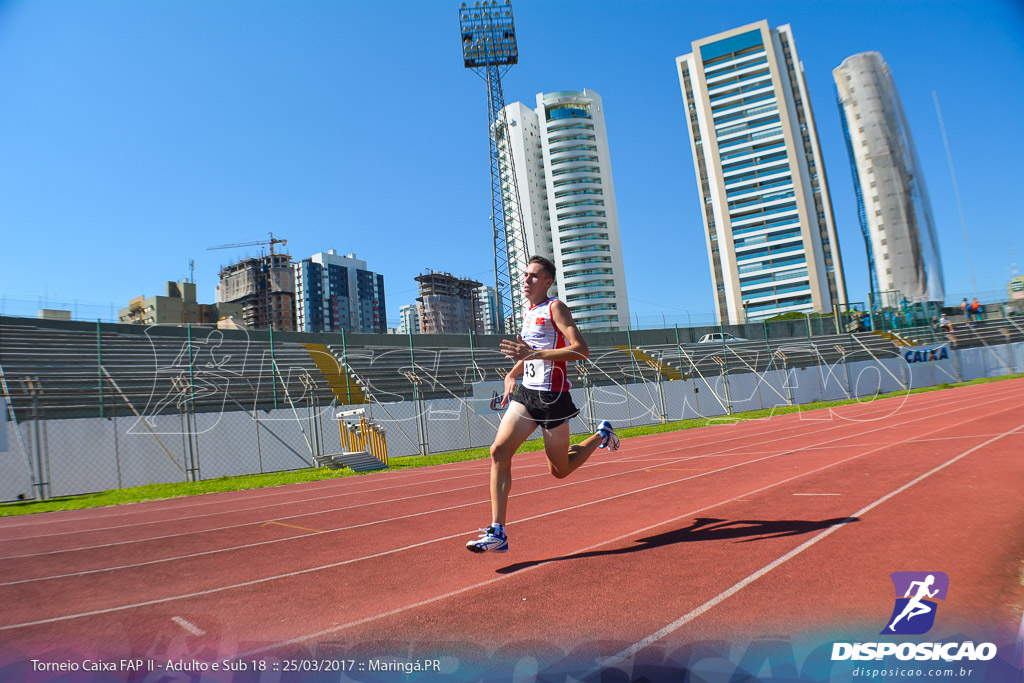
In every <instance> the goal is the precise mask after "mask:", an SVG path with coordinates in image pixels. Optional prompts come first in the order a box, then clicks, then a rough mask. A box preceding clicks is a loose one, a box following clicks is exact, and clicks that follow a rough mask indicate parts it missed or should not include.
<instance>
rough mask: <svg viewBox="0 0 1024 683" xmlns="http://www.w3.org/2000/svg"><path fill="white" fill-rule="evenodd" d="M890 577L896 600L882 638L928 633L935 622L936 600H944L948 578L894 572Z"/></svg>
mask: <svg viewBox="0 0 1024 683" xmlns="http://www.w3.org/2000/svg"><path fill="white" fill-rule="evenodd" d="M889 577H890V578H891V579H892V583H893V587H894V588H895V589H896V595H897V598H896V606H895V607H893V610H892V616H891V617H889V625H888V626H886V627H885V629H884V630H883V631H882V635H889V634H893V633H898V634H900V635H921V634H922V633H927V632H928V631H929V630H930V629H931V627H932V625H933V624H934V623H935V611H936V610H937V609H938V603H936V602H935V598H938V599H939V600H945V599H946V592H947V591H948V590H949V577H948V576H946V575H945V574H944V573H942V572H893V573H892V574H890V575H889ZM901 595H902V596H903V597H898V596H901Z"/></svg>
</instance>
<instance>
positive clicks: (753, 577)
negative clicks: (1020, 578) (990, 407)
mask: <svg viewBox="0 0 1024 683" xmlns="http://www.w3.org/2000/svg"><path fill="white" fill-rule="evenodd" d="M1000 412H1003V411H1000ZM1021 429H1024V424H1021V425H1017V426H1016V427H1014V428H1013V429H1010V430H1008V431H1006V432H1004V433H1002V434H999V435H998V436H994V437H992V438H991V439H989V440H988V441H985V442H983V443H980V444H978V445H976V446H973V447H971V448H969V449H967V450H966V451H964V452H963V453H961V454H960V455H957V456H956V457H954V458H951V459H949V460H947V461H946V462H944V463H942V464H941V465H939V466H937V467H934V468H932V469H931V470H929V471H927V472H925V473H924V474H922V475H920V476H918V477H915V478H914V479H911V480H910V481H909V482H907V483H906V484H903V485H902V486H900V487H899V488H896V489H894V490H893V491H890V492H889V493H887V494H885V495H884V496H882V497H881V498H879V499H877V500H875V501H874V502H873V503H870V504H868V505H866V506H865V507H862V508H861V509H860V510H858V511H857V512H854V513H853V514H852V515H850V518H860V517H863V516H864V515H866V514H867V513H869V512H871V511H872V510H874V509H875V508H876V507H878V506H879V505H881V504H882V503H884V502H886V501H887V500H889V499H890V498H893V497H894V496H897V495H899V494H901V493H903V492H904V491H906V490H907V489H909V488H910V487H911V486H913V485H914V484H917V483H918V482H920V481H923V480H924V479H927V478H928V477H930V476H932V475H933V474H935V473H936V472H939V471H941V470H944V469H945V468H947V467H949V466H950V465H952V464H953V463H955V462H957V461H959V460H962V459H963V458H966V457H967V456H968V455H970V454H971V453H973V452H975V451H976V450H978V449H980V448H983V447H985V446H987V445H989V444H990V443H993V442H995V441H998V440H999V439H1002V438H1003V437H1005V436H1009V435H1010V434H1013V433H1015V432H1018V431H1020V430H1021ZM843 526H844V525H838V526H833V527H829V528H828V529H825V530H824V531H822V532H821V533H819V534H817V535H816V536H814V537H813V538H811V539H808V540H807V541H804V542H803V543H801V544H800V545H798V546H797V547H796V548H793V549H792V550H790V551H789V552H788V553H786V554H785V555H782V556H781V557H778V558H776V559H775V560H774V561H772V562H769V563H768V564H766V565H765V566H763V567H761V568H760V569H758V570H757V571H756V572H754V573H753V574H750V575H749V576H747V577H746V578H745V579H742V580H741V581H739V582H737V583H735V584H733V585H732V586H731V587H729V588H727V589H725V590H724V591H722V592H721V593H719V594H718V595H716V596H715V597H713V598H711V599H710V600H708V601H707V602H705V603H704V604H703V605H701V606H700V607H697V608H696V609H694V610H691V611H690V612H688V613H687V614H684V615H683V616H681V617H679V618H678V619H676V620H675V621H673V622H672V623H671V624H668V625H667V626H664V627H662V628H660V629H658V630H657V631H655V632H654V633H652V634H650V635H649V636H647V637H646V638H642V639H641V640H638V641H637V642H635V643H633V644H632V645H630V646H629V647H627V648H626V649H624V650H622V651H621V652H619V653H618V654H615V655H612V656H611V657H609V658H608V659H607V660H605V661H604V662H602V663H601V668H605V667H608V666H615V665H617V664H621V663H623V662H625V660H627V659H629V658H630V657H632V656H633V655H635V654H636V653H637V652H639V651H640V650H643V649H644V648H646V647H647V646H649V645H652V644H653V643H656V642H657V641H659V640H661V639H662V638H664V637H665V636H667V635H670V634H671V633H673V632H674V631H678V630H679V629H680V628H682V627H683V626H685V625H686V624H688V623H690V622H691V621H693V620H694V619H696V618H697V617H699V616H700V615H702V614H704V613H705V612H707V611H708V610H710V609H711V608H712V607H715V606H716V605H718V604H719V603H721V602H722V601H723V600H726V599H727V598H729V597H732V596H733V595H735V594H736V593H739V592H740V591H741V590H743V589H744V588H746V587H747V586H749V585H750V584H752V583H753V582H755V581H757V580H758V579H759V578H761V577H762V576H764V575H765V574H767V573H768V572H770V571H772V570H773V569H775V568H776V567H779V566H780V565H782V564H784V563H786V562H788V561H789V560H791V559H793V558H794V557H796V556H797V555H799V554H800V553H802V552H803V551H805V550H807V549H808V548H810V547H811V546H813V545H814V544H816V543H817V542H818V541H820V540H822V539H824V538H826V537H828V536H830V535H832V534H834V533H835V532H836V531H838V530H839V529H841V528H842V527H843ZM589 673H593V672H588V675H589ZM584 678H586V675H585V676H584Z"/></svg>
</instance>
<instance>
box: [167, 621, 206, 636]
mask: <svg viewBox="0 0 1024 683" xmlns="http://www.w3.org/2000/svg"><path fill="white" fill-rule="evenodd" d="M171 621H173V622H174V623H175V624H177V625H178V626H180V627H182V628H183V629H185V630H186V631H188V632H189V633H191V634H192V635H194V636H205V635H206V631H204V630H203V629H201V628H199V627H198V626H196V625H195V624H193V623H192V622H191V621H189V620H188V619H184V618H182V617H171Z"/></svg>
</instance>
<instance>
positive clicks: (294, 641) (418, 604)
mask: <svg viewBox="0 0 1024 683" xmlns="http://www.w3.org/2000/svg"><path fill="white" fill-rule="evenodd" d="M998 412H1005V411H998ZM965 422H967V421H965ZM959 424H964V423H957V425H959ZM957 425H951V426H957ZM1022 427H1024V425H1020V426H1019V427H1017V428H1016V429H1021V428H1022ZM1016 429H1015V430H1014V431H1016ZM1003 436H1005V435H1003ZM999 438H1002V436H999V437H996V438H994V439H991V440H990V441H988V442H986V443H983V444H978V445H977V446H975V447H974V448H972V449H970V450H969V451H966V452H964V453H961V454H960V455H959V456H957V457H955V458H953V459H952V460H950V461H948V462H946V463H945V464H943V465H940V466H939V467H936V468H935V469H933V470H931V471H930V472H928V473H926V474H923V475H921V476H920V477H918V478H916V479H914V480H913V481H911V482H909V483H907V484H904V485H903V486H901V487H900V488H898V489H896V490H895V491H893V492H890V493H889V494H887V495H886V496H884V497H883V498H880V499H879V500H876V501H875V502H874V503H872V504H871V505H869V506H867V507H865V508H863V509H861V510H860V511H858V512H856V513H854V514H853V515H852V516H851V518H852V517H860V516H862V515H864V514H866V513H867V512H869V511H870V510H871V509H873V508H874V507H876V506H878V505H880V504H881V503H883V502H885V501H886V500H888V499H890V498H892V497H893V496H895V495H897V494H898V493H901V492H902V491H905V490H906V489H908V488H910V487H911V486H913V485H914V484H915V483H917V482H918V481H920V480H922V479H924V478H925V477H927V476H930V475H931V474H934V473H935V472H938V471H939V470H941V469H943V468H944V467H947V466H948V465H951V464H953V463H954V462H956V461H957V460H959V459H960V458H963V457H965V456H966V455H968V454H970V453H971V452H973V451H974V450H976V449H978V448H981V447H982V446H985V445H987V444H988V443H991V441H995V440H997V439H999ZM874 450H881V449H880V448H876V449H874ZM870 452H874V451H870ZM867 454H868V453H862V454H860V455H855V456H851V457H849V458H845V459H843V460H840V461H839V462H836V463H833V464H832V465H826V466H824V467H820V468H818V469H816V470H812V471H811V472H807V473H805V474H800V475H796V476H793V477H790V478H788V479H783V480H782V481H779V482H776V483H774V484H769V485H768V486H764V487H762V488H759V489H755V490H753V491H748V492H747V493H743V494H740V496H747V495H751V494H754V493H759V492H761V491H764V490H767V489H770V488H774V487H776V486H779V485H782V484H785V483H787V482H789V481H792V480H794V479H800V478H801V477H804V476H808V475H810V474H814V473H815V472H819V471H821V470H825V469H828V468H830V467H833V466H834V465H838V464H842V463H844V462H847V461H849V460H856V459H857V458H860V457H863V456H864V455H867ZM740 496H736V497H734V498H730V499H729V500H724V501H721V502H718V503H714V504H712V505H708V506H705V507H703V508H699V509H697V510H691V511H690V512H687V513H685V514H683V515H679V516H678V517H674V518H672V519H669V520H664V521H661V522H658V523H657V524H652V525H650V526H647V527H644V528H642V529H635V530H633V531H630V532H629V533H628V534H623V535H621V536H618V537H616V538H613V539H611V540H607V541H602V542H600V543H596V544H594V545H591V546H588V547H586V548H580V549H579V550H574V551H572V552H571V553H568V554H569V555H577V554H581V553H586V552H589V551H591V550H595V549H597V548H600V547H602V546H606V545H609V544H611V543H615V542H617V541H622V540H625V539H627V538H631V537H635V536H636V535H637V534H642V533H646V532H648V531H652V530H654V529H657V528H658V527H662V526H665V525H667V524H671V523H674V522H677V521H679V520H681V519H685V518H686V517H691V516H693V515H695V514H698V513H701V512H705V511H707V510H710V509H714V508H716V507H719V506H721V505H725V504H727V503H730V502H733V501H736V500H739V499H740ZM841 526H843V525H838V526H833V527H829V528H828V529H826V530H825V531H824V532H822V533H821V534H819V535H818V537H824V536H827V535H828V534H831V533H833V532H835V531H837V530H838V529H839V528H841ZM818 537H816V538H818ZM818 540H820V538H818ZM811 541H815V539H811ZM811 541H808V542H807V543H804V544H803V545H802V546H799V547H798V548H796V549H794V550H793V551H790V552H789V553H787V554H786V555H784V556H783V557H782V558H779V559H778V560H776V561H775V562H773V563H772V565H774V566H772V568H774V567H775V566H778V565H779V564H782V562H785V561H786V560H788V559H789V558H791V557H793V556H794V555H796V554H797V553H798V552H802V549H804V546H807V547H810V545H811V544H812V543H811ZM815 542H816V541H815ZM780 560H781V561H780ZM542 566H544V564H543V563H541V564H537V565H534V566H532V567H527V568H525V569H521V570H519V571H517V572H514V573H513V574H506V575H504V576H497V577H494V578H492V579H488V580H486V581H482V582H480V583H477V584H474V585H472V586H465V587H463V588H459V589H456V590H454V591H450V592H448V593H444V594H442V595H437V596H434V597H432V598H427V599H426V600H421V601H419V602H416V603H412V604H409V605H404V606H402V607H397V608H395V609H393V610H389V611H387V612H382V613H380V614H375V615H372V616H369V617H364V618H362V619H359V620H356V621H353V622H350V623H348V624H341V625H339V626H333V627H331V628H328V629H324V630H322V631H318V632H316V633H311V634H307V635H304V636H300V637H298V638H292V639H290V640H287V641H284V642H280V643H275V644H273V645H268V646H266V647H262V648H259V649H256V650H250V651H248V652H243V653H241V654H238V655H235V656H234V658H242V657H248V656H251V655H254V654H259V653H263V652H269V651H272V650H277V649H280V648H282V647H287V646H288V645H295V644H298V643H302V642H306V641H308V640H311V639H314V638H320V637H323V636H327V635H331V634H334V633H337V632H338V631H342V630H345V629H349V628H353V627H356V626H360V625H362V624H366V623H369V622H372V621H376V620H378V619H383V618H386V617H389V616H394V615H396V614H400V613H402V612H405V611H407V610H410V609H415V608H417V607H423V606H425V605H428V604H431V603H434V602H438V601H440V600H444V599H447V598H452V597H456V596H458V595H461V594H463V593H467V592H470V591H473V590H476V589H478V588H483V587H485V586H488V585H491V584H493V583H496V582H498V581H503V580H505V579H507V578H510V577H512V576H518V575H521V574H523V573H525V572H528V571H532V570H534V569H537V568H539V567H542ZM769 566H771V565H769ZM759 571H761V573H758V572H755V574H757V575H758V577H759V576H763V575H764V574H766V573H767V572H768V571H771V569H768V570H767V571H764V568H762V570H759ZM751 576H754V575H753V574H752V575H751ZM747 579H750V581H748V583H750V582H752V581H753V580H756V577H755V579H751V578H750V577H749V576H748V577H747ZM747 579H744V581H746V580H747ZM741 583H742V582H741ZM737 585H739V584H737ZM733 588H736V586H733ZM729 590H732V588H730V589H729ZM738 590H739V589H737V591H738ZM726 592H728V591H726ZM733 592H736V591H733ZM732 594H733V593H730V595H732ZM719 597H721V594H720V596H719ZM725 597H729V596H728V595H726V596H725ZM725 597H721V599H718V600H717V602H714V601H715V600H716V599H715V598H713V599H712V600H709V601H708V602H707V603H705V606H706V607H705V606H702V607H703V608H704V609H703V610H702V611H701V612H700V613H703V612H705V611H707V610H708V609H711V607H713V606H714V604H718V602H721V601H722V600H724V599H725ZM712 602H714V604H709V603H712ZM698 610H701V608H698V609H697V610H694V611H693V612H690V613H689V614H688V615H687V616H690V615H693V616H691V617H690V619H691V620H692V619H693V618H696V616H699V614H694V612H697V611H698ZM683 618H686V617H683ZM675 623H677V622H673V624H675ZM683 623H685V622H683ZM683 623H680V624H679V625H678V626H676V627H675V629H672V630H677V629H678V628H679V627H681V626H682V625H683ZM670 626H672V624H670ZM666 628H668V627H666ZM664 630H665V629H661V630H659V631H656V632H655V634H658V633H661V631H664ZM668 633H671V631H668V632H666V633H663V634H662V635H659V636H658V638H656V639H655V640H651V641H650V642H647V645H650V644H651V643H653V642H655V641H656V640H659V639H661V638H664V637H665V635H668ZM652 635H654V634H652ZM650 637H651V636H648V638H650ZM646 641H647V638H645V639H644V640H642V641H639V642H641V643H642V642H646ZM647 645H644V647H646V646H647ZM632 647H635V645H634V646H631V648H627V649H626V650H623V651H622V652H620V653H619V654H618V655H615V656H614V657H621V656H622V655H623V653H625V652H629V651H630V650H631V649H632ZM640 649H643V648H642V647H641V648H638V649H637V650H635V651H633V652H632V653H631V654H630V655H627V657H628V656H631V655H632V654H635V653H636V652H638V651H639V650H640ZM614 657H613V658H609V660H607V662H606V663H611V664H614V663H615V661H613V660H614ZM625 658H626V657H621V659H625ZM619 661H621V660H619ZM603 666H605V664H602V667H603ZM590 673H593V672H590ZM588 675H589V674H588ZM585 678H586V676H584V679H585Z"/></svg>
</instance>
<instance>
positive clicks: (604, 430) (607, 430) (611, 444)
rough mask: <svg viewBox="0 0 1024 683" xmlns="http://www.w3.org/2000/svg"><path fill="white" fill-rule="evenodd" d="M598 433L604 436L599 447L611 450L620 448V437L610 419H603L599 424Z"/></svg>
mask: <svg viewBox="0 0 1024 683" xmlns="http://www.w3.org/2000/svg"><path fill="white" fill-rule="evenodd" d="M597 433H598V434H600V435H601V436H602V437H604V438H603V439H602V440H601V445H600V446H598V448H607V449H608V450H610V451H617V450H619V437H618V436H617V435H616V434H615V430H614V429H612V425H611V423H610V422H608V420H601V424H599V425H597Z"/></svg>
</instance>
